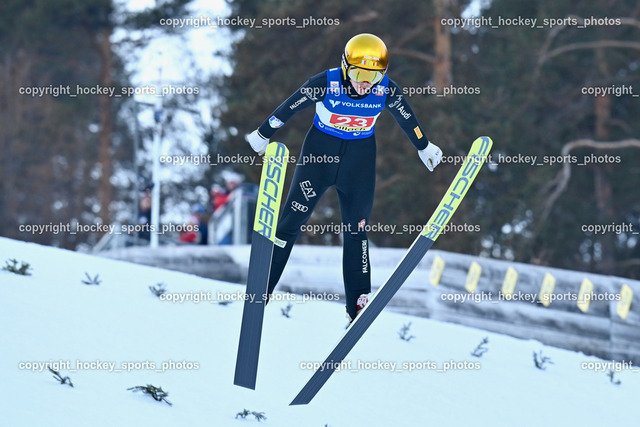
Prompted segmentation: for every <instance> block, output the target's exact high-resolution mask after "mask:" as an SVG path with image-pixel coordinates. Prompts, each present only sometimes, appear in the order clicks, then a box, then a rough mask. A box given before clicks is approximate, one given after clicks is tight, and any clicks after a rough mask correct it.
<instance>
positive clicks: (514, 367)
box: [0, 238, 640, 427]
mask: <svg viewBox="0 0 640 427" xmlns="http://www.w3.org/2000/svg"><path fill="white" fill-rule="evenodd" d="M9 258H16V259H17V260H18V261H26V262H28V263H29V264H30V265H31V266H32V267H33V269H32V275H31V276H20V275H17V274H13V273H10V272H7V271H0V324H1V325H2V327H1V331H0V343H1V344H0V346H1V349H2V350H1V351H0V378H2V385H1V386H0V389H1V390H2V393H1V394H0V414H1V415H0V417H1V418H0V419H1V420H2V421H1V422H0V424H2V425H3V426H4V425H6V426H80V425H95V426H113V425H120V426H133V425H154V426H200V425H202V426H205V425H206V426H212V425H215V426H230V427H232V426H242V425H271V426H278V427H287V426H292V427H293V426H295V427H299V426H304V427H306V426H319V427H322V426H325V425H327V426H331V427H340V426H349V427H353V426H423V425H434V426H466V425H475V426H542V425H546V426H560V425H562V426H565V425H580V426H603V425H617V426H624V425H637V422H638V419H640V406H639V405H637V396H638V395H640V370H638V369H635V367H633V366H631V367H629V366H622V365H621V364H619V363H618V364H607V363H608V362H606V361H602V360H600V359H596V358H593V357H587V356H584V355H582V354H579V353H574V352H570V351H566V350H560V349H556V348H552V347H546V346H544V345H542V344H540V343H539V342H536V341H523V340H518V339H514V338H511V337H507V336H503V335H499V334H495V333H490V332H485V331H482V330H477V329H472V328H468V327H463V326H458V325H452V324H447V323H441V322H437V321H433V320H429V319H423V318H417V317H411V316H406V315H401V314H396V313H391V312H389V311H385V312H383V313H382V314H381V316H380V317H379V318H378V319H377V321H376V322H375V323H374V324H373V326H372V327H371V329H370V330H369V331H368V332H367V333H366V334H365V336H364V337H363V339H362V340H361V342H360V343H358V345H357V346H356V347H355V348H354V350H353V351H352V352H351V354H349V357H348V358H347V360H346V361H345V364H344V365H343V366H344V368H345V369H343V370H341V371H340V372H337V373H336V374H334V375H333V376H332V377H331V378H330V379H329V381H328V382H327V384H326V386H325V387H324V388H323V389H322V390H321V391H320V392H319V393H318V395H317V396H316V398H315V399H314V400H313V401H312V402H311V404H310V405H308V406H295V407H290V406H288V404H289V402H290V401H291V400H292V399H293V397H294V396H295V395H296V394H297V392H298V391H299V389H300V388H301V387H302V386H303V385H304V383H305V382H306V381H307V380H308V379H309V378H310V376H311V374H312V371H311V370H310V369H305V368H307V364H309V363H313V362H321V361H322V360H324V358H325V357H326V355H327V354H328V352H329V350H330V349H331V348H332V347H333V345H334V344H335V343H336V342H337V341H338V339H339V338H340V336H341V335H342V333H343V332H344V327H345V325H346V320H345V318H344V307H343V305H342V304H341V303H336V302H326V301H306V302H302V301H301V299H300V297H298V300H297V301H295V302H290V301H287V299H288V297H287V298H285V295H282V300H281V301H276V302H275V303H274V304H273V305H271V304H270V305H269V307H268V308H267V311H266V318H265V329H264V333H263V340H262V342H263V345H262V352H261V357H260V370H259V373H258V384H257V390H256V391H250V390H246V389H243V388H240V387H236V386H234V385H233V372H234V365H235V357H236V349H237V344H238V332H239V329H240V319H241V314H242V304H241V303H239V302H232V303H231V304H229V305H222V304H219V303H218V301H220V300H223V299H238V298H239V297H241V296H242V295H243V293H242V291H243V288H242V287H241V286H238V285H232V284H228V283H223V282H218V281H212V280H207V279H203V278H200V277H196V276H193V275H188V274H183V273H178V272H173V271H166V270H161V269H157V268H151V267H145V266H140V265H134V264H129V263H126V262H122V261H115V260H109V259H104V258H98V257H94V256H89V255H84V254H79V253H74V252H70V251H65V250H60V249H55V248H50V247H44V246H38V245H35V244H31V243H25V242H18V241H13V240H9V239H5V238H0V265H4V263H5V260H8V259H9ZM85 273H88V274H89V275H90V276H91V277H95V276H96V275H99V280H100V281H101V283H100V284H99V285H86V284H83V283H82V281H83V280H86V279H87V278H86V276H85ZM159 282H164V283H165V284H166V289H167V294H166V295H169V296H171V297H175V298H184V299H186V300H185V301H183V302H181V303H180V302H176V303H173V302H171V301H166V300H165V301H162V300H161V299H160V298H158V297H156V296H155V295H153V294H152V293H151V292H150V290H149V286H155V285H156V284H158V283H159ZM198 297H199V298H200V299H201V301H199V302H196V300H198ZM288 304H292V306H291V308H290V310H289V316H290V317H289V318H287V317H285V316H284V315H283V314H282V310H283V309H285V311H286V307H287V305H288ZM409 323H411V325H410V330H409V333H408V335H413V336H414V338H413V339H411V340H410V341H404V340H402V339H400V338H399V335H398V332H399V331H400V329H401V328H402V327H403V325H408V324H409ZM484 337H488V339H489V343H488V344H487V345H486V347H487V348H488V352H487V353H485V354H484V355H483V356H482V357H480V358H476V357H473V356H471V355H470V353H471V351H473V350H474V348H475V347H476V346H477V345H478V344H479V343H480V341H481V340H482V339H483V338H484ZM539 351H542V353H543V355H544V356H548V357H550V358H551V360H552V362H553V364H549V365H547V367H546V369H545V370H540V369H537V368H536V367H535V366H534V363H533V357H532V353H533V352H539ZM46 363H49V364H51V365H52V366H53V367H54V368H59V369H58V370H59V371H60V374H61V375H62V376H69V377H70V378H71V380H72V381H73V385H74V387H73V388H71V387H69V386H67V385H62V384H60V383H59V382H57V381H56V380H55V379H54V378H52V374H51V373H50V372H48V371H47V369H46V368H44V365H45V364H46ZM410 364H413V365H412V366H413V367H414V369H413V370H411V371H410V370H409V369H408V367H409V366H410ZM445 368H446V370H445ZM609 368H613V369H614V370H617V371H618V372H615V376H614V378H613V379H614V380H616V381H620V382H621V383H620V384H619V385H615V384H613V383H612V382H611V380H610V378H609V377H608V376H607V375H606V373H605V371H607V370H608V369H609ZM596 369H597V370H598V371H596ZM147 384H151V385H154V386H157V387H162V389H163V390H164V391H167V392H168V393H169V395H168V396H167V400H169V401H170V402H171V403H172V404H173V405H172V406H169V405H168V404H166V403H164V402H158V401H155V400H153V399H152V398H151V397H150V396H148V395H145V394H142V393H133V392H132V391H127V388H130V387H134V386H138V385H141V386H145V385H147ZM244 409H247V410H249V411H255V412H257V413H260V412H262V413H264V415H265V416H266V420H263V421H258V420H257V419H255V416H254V415H249V416H248V417H247V418H246V419H241V418H239V417H238V418H236V414H238V413H239V412H241V411H243V410H244Z"/></svg>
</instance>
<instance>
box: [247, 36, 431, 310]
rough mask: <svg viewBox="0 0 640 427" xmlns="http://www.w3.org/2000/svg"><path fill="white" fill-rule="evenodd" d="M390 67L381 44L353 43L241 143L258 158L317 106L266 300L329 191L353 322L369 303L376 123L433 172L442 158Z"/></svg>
mask: <svg viewBox="0 0 640 427" xmlns="http://www.w3.org/2000/svg"><path fill="white" fill-rule="evenodd" d="M388 62H389V61H388V53H387V48H386V46H385V44H384V42H383V41H382V40H381V39H380V38H378V37H377V36H375V35H373V34H366V33H364V34H359V35H357V36H355V37H353V38H352V39H351V40H349V41H348V42H347V44H346V46H345V49H344V53H343V55H342V65H341V67H340V68H332V69H330V70H326V71H323V72H321V73H320V74H317V75H315V76H313V77H311V78H310V79H309V80H308V81H307V82H306V83H304V84H303V85H302V86H301V87H300V88H299V89H298V90H297V91H296V92H295V93H294V94H293V95H291V96H290V97H289V98H288V99H287V100H286V101H284V102H283V103H282V104H281V105H280V106H279V107H278V108H276V110H275V111H274V112H273V113H272V114H271V115H270V116H269V118H267V119H266V120H265V121H264V122H263V123H262V125H260V127H259V128H258V129H256V130H255V131H253V132H252V133H250V134H248V135H247V136H246V140H247V142H249V144H250V145H251V147H252V148H253V149H254V150H255V151H256V152H257V153H259V154H262V153H264V151H265V149H266V147H267V144H269V139H270V138H271V137H272V136H273V135H274V134H275V133H276V132H277V130H278V129H279V128H280V127H282V126H283V125H284V124H285V123H286V122H287V121H288V120H289V119H290V118H291V117H292V116H293V115H294V114H296V113H297V112H298V111H301V110H303V109H305V108H307V107H310V106H312V105H315V107H316V115H315V117H314V120H313V125H312V126H311V128H310V129H309V131H308V133H307V135H306V137H305V140H304V144H303V146H302V152H301V155H300V157H299V159H300V162H299V164H298V165H297V166H296V169H295V173H294V175H293V181H292V182H291V188H290V189H289V194H288V195H287V200H286V202H285V205H284V207H283V211H282V213H281V214H280V219H279V221H278V226H277V230H276V238H277V241H276V247H275V248H274V252H273V258H272V262H271V275H270V276H269V286H268V294H269V295H271V294H272V292H273V290H274V288H275V286H276V284H277V283H278V281H279V280H280V276H281V275H282V272H283V270H284V267H285V265H286V263H287V260H288V259H289V255H290V254H291V249H292V247H293V245H294V243H295V241H296V238H297V237H298V235H299V234H300V232H301V228H302V226H303V225H304V224H306V222H307V221H308V220H309V218H310V217H311V213H312V212H313V209H314V208H315V206H316V204H317V202H318V199H319V198H320V196H322V194H323V193H324V192H325V191H326V190H327V189H328V188H329V187H332V186H333V187H335V188H336V191H337V193H338V199H339V202H340V211H341V215H342V224H341V229H342V231H343V242H344V247H343V257H342V271H343V278H344V289H345V295H346V308H347V314H348V315H349V318H350V319H351V320H353V319H355V317H356V315H357V314H358V312H359V311H360V310H361V309H362V308H364V306H365V305H366V303H367V302H368V300H369V295H370V293H371V269H370V266H369V240H368V238H367V232H366V229H367V225H368V224H369V216H370V214H371V209H372V208H373V198H374V188H375V180H376V172H375V171H376V139H375V134H374V131H375V123H376V119H377V118H378V116H379V115H380V113H381V112H382V110H383V109H385V108H386V109H387V110H388V111H389V112H390V113H391V115H392V116H393V118H394V119H395V120H396V122H398V125H399V126H400V127H401V128H402V130H403V131H404V133H405V134H406V135H407V137H408V138H409V140H410V141H411V142H412V143H413V145H414V146H415V147H416V148H417V149H418V154H419V156H420V159H421V160H422V161H423V162H424V164H425V165H426V166H427V168H428V169H429V170H430V171H433V168H435V167H436V166H437V165H438V164H439V163H440V160H441V158H442V151H441V150H440V148H438V147H437V146H436V145H435V144H433V143H431V142H429V140H428V138H427V134H426V132H425V131H424V129H423V128H422V127H421V126H420V123H418V120H417V119H416V117H415V114H414V112H413V110H412V109H411V106H410V105H409V103H408V102H407V100H406V99H405V98H404V97H403V96H402V90H401V88H400V87H399V86H398V85H397V84H396V83H395V82H394V81H393V80H391V79H390V78H389V77H388V76H387V75H386V71H387V67H388Z"/></svg>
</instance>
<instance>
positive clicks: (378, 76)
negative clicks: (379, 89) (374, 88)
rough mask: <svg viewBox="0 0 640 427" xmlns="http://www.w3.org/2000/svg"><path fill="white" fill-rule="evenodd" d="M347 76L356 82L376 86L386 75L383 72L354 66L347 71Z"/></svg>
mask: <svg viewBox="0 0 640 427" xmlns="http://www.w3.org/2000/svg"><path fill="white" fill-rule="evenodd" d="M347 76H349V78H350V79H351V80H353V81H354V82H358V83H363V82H369V83H371V84H372V85H375V84H378V83H380V82H381V81H382V78H383V77H384V73H383V72H382V71H374V70H365V69H364V68H358V67H354V66H353V65H352V66H350V67H349V68H348V69H347Z"/></svg>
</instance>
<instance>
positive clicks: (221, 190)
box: [210, 171, 243, 212]
mask: <svg viewBox="0 0 640 427" xmlns="http://www.w3.org/2000/svg"><path fill="white" fill-rule="evenodd" d="M222 179H223V180H224V187H222V186H221V185H219V184H213V186H212V187H211V193H210V194H211V203H212V204H213V211H214V212H215V211H217V210H218V209H219V208H221V207H222V206H224V205H226V204H227V202H228V201H229V198H230V196H231V193H232V192H233V190H235V189H236V188H238V187H239V186H240V184H242V181H243V178H242V175H240V174H238V173H236V172H232V171H224V172H222Z"/></svg>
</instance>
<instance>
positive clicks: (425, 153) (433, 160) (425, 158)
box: [418, 142, 442, 172]
mask: <svg viewBox="0 0 640 427" xmlns="http://www.w3.org/2000/svg"><path fill="white" fill-rule="evenodd" d="M418 155H419V156H420V160H422V163H424V165H425V166H426V167H427V169H429V172H433V169H434V168H435V167H436V166H438V164H440V160H442V150H441V149H440V148H439V147H438V146H437V145H436V144H434V143H433V142H429V145H427V147H426V148H425V149H424V150H420V151H418Z"/></svg>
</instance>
